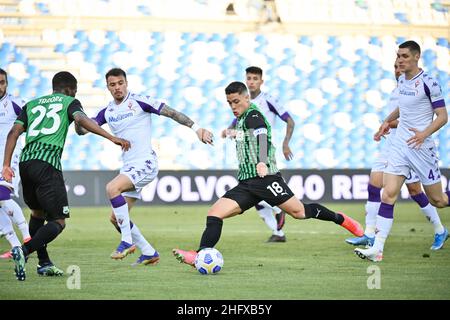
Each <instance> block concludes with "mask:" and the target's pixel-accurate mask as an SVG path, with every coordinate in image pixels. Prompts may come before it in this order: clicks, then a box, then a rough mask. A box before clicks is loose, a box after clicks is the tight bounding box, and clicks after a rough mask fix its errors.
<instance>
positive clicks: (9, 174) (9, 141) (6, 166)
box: [2, 123, 25, 182]
mask: <svg viewBox="0 0 450 320" xmlns="http://www.w3.org/2000/svg"><path fill="white" fill-rule="evenodd" d="M23 132H25V128H24V126H23V125H22V124H19V123H15V124H14V125H13V127H12V128H11V130H9V132H8V137H7V138H6V146H5V154H4V157H3V169H2V177H3V178H4V179H5V180H6V181H8V182H11V181H12V178H13V177H14V171H13V170H12V169H11V158H12V155H13V152H14V148H15V147H16V143H17V139H18V138H19V136H20V135H21V134H22V133H23Z"/></svg>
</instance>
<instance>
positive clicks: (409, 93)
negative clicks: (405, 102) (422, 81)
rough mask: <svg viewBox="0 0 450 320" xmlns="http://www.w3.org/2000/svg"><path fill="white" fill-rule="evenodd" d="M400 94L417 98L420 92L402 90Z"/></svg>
mask: <svg viewBox="0 0 450 320" xmlns="http://www.w3.org/2000/svg"><path fill="white" fill-rule="evenodd" d="M399 93H400V94H401V95H404V96H415V95H416V93H418V92H417V90H415V91H409V90H405V89H401V90H400V92H399Z"/></svg>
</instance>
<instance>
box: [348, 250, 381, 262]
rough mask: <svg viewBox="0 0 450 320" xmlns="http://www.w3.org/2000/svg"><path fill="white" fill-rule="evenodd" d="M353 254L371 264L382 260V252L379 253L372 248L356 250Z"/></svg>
mask: <svg viewBox="0 0 450 320" xmlns="http://www.w3.org/2000/svg"><path fill="white" fill-rule="evenodd" d="M355 254H356V255H357V256H358V257H360V258H361V259H367V260H370V261H373V262H380V261H381V260H383V251H379V250H377V249H374V248H373V247H370V248H368V249H361V248H356V249H355Z"/></svg>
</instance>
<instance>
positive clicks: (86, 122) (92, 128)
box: [73, 112, 130, 151]
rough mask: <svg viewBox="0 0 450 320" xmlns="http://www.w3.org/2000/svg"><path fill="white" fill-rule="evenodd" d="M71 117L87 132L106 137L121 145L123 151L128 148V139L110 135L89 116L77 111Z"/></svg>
mask: <svg viewBox="0 0 450 320" xmlns="http://www.w3.org/2000/svg"><path fill="white" fill-rule="evenodd" d="M73 118H74V120H75V125H78V126H80V127H82V128H84V129H85V130H87V131H88V132H92V133H95V134H98V135H99V136H102V137H104V138H106V139H108V140H109V141H111V142H113V143H114V144H117V145H120V146H121V147H122V150H123V151H127V150H128V149H130V142H129V141H128V140H125V139H120V138H117V137H115V136H113V135H111V134H110V133H108V132H107V131H105V130H104V129H102V128H101V127H100V126H99V125H98V124H97V122H95V121H94V120H92V119H91V118H89V117H88V116H86V115H85V114H84V113H82V112H77V113H75V114H74V116H73Z"/></svg>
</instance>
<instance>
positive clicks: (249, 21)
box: [0, 0, 450, 170]
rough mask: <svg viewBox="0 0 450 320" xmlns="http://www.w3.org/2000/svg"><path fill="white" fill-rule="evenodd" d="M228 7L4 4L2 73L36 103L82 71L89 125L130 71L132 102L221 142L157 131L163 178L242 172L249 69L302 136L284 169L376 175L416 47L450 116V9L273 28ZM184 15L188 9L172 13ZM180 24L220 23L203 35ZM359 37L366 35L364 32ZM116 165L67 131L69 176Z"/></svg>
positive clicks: (320, 7) (382, 1)
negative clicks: (62, 75) (390, 105)
mask: <svg viewBox="0 0 450 320" xmlns="http://www.w3.org/2000/svg"><path fill="white" fill-rule="evenodd" d="M231 2H232V1H219V0H217V1H200V0H190V1H188V0H186V1H182V2H179V1H164V2H160V1H158V3H159V4H160V3H164V5H156V1H141V0H126V1H124V0H90V1H84V0H74V1H65V0H63V1H49V0H39V1H34V0H22V1H15V0H0V8H1V11H0V12H1V13H0V23H1V25H2V28H1V29H0V40H1V42H0V43H1V46H0V65H1V66H2V67H6V69H7V71H8V72H9V90H10V92H12V93H13V94H14V95H21V96H22V97H23V98H25V99H29V98H32V97H35V96H38V95H42V94H46V93H48V92H49V91H50V88H51V83H50V80H49V79H51V77H52V76H53V74H54V73H55V72H56V71H59V70H70V71H72V72H74V74H76V76H77V78H78V79H79V93H78V95H77V97H78V98H79V99H80V100H81V101H82V103H83V105H84V106H85V108H86V111H87V113H88V114H89V115H91V116H93V115H94V114H95V112H96V110H98V109H99V108H100V107H102V106H104V105H105V104H106V103H107V102H108V101H109V100H110V96H109V93H108V92H107V90H106V88H105V81H104V74H105V72H106V71H107V70H108V69H110V68H111V67H114V66H120V67H122V68H123V69H125V70H126V71H127V73H128V80H129V88H130V90H132V91H134V92H142V93H147V94H148V95H151V96H154V97H158V98H163V99H165V101H166V102H167V103H168V104H169V105H170V106H172V107H174V108H176V109H178V110H180V111H182V112H184V113H186V114H187V115H189V116H190V117H192V118H193V119H195V120H196V121H197V122H198V123H199V124H200V125H201V126H205V127H207V128H211V129H212V131H213V132H214V133H215V135H216V137H217V138H216V142H215V147H214V148H213V149H211V148H210V147H207V146H203V145H201V144H199V143H197V142H196V138H195V136H193V134H192V132H189V129H186V128H183V127H180V126H177V125H176V124H174V123H173V122H172V121H170V120H167V119H164V118H160V119H155V120H154V121H153V126H154V127H153V128H152V143H153V145H154V146H155V149H156V151H157V153H158V155H159V157H160V167H161V169H174V168H175V169H212V168H214V169H229V168H235V161H234V160H233V159H230V156H229V155H230V154H232V152H229V151H228V150H229V148H233V145H232V142H230V141H226V140H222V139H220V138H218V136H219V134H220V130H221V129H223V128H225V127H227V126H228V124H229V123H230V122H231V121H232V114H231V112H229V111H228V109H227V108H228V107H227V105H226V101H224V93H223V88H224V87H225V86H226V85H227V84H228V83H229V82H231V81H233V80H243V78H244V70H245V68H246V67H247V66H249V65H258V66H260V67H262V68H263V69H264V70H265V76H264V78H265V87H264V90H268V91H269V92H271V93H272V94H273V95H274V96H277V97H278V98H279V99H280V101H281V102H282V103H283V104H284V105H286V106H287V107H288V109H289V111H290V113H291V114H292V115H293V117H294V120H295V121H296V123H297V127H296V130H295V132H294V136H293V138H292V141H291V149H292V150H293V152H294V160H293V161H291V162H287V161H285V160H284V158H282V155H281V152H278V154H277V160H278V163H279V165H280V167H281V168H370V167H371V164H372V159H373V157H372V155H374V154H375V153H376V152H377V150H378V146H377V144H376V143H375V142H373V141H372V135H373V133H374V130H375V129H376V128H377V127H378V125H379V121H380V120H381V119H382V118H383V117H385V116H386V115H387V110H385V109H384V106H385V104H386V102H387V101H388V98H389V94H390V92H391V90H392V89H393V88H394V86H395V79H394V77H393V60H394V58H395V51H396V48H397V46H398V44H399V43H400V42H402V41H404V40H405V39H406V38H408V39H409V38H413V39H414V40H417V41H418V42H419V43H420V44H421V45H422V49H423V54H422V65H423V68H424V69H425V70H426V71H427V72H428V73H430V74H431V75H433V76H434V77H436V78H437V79H438V80H439V81H440V83H441V85H442V89H443V92H444V96H445V99H446V102H447V105H450V89H449V88H450V77H449V75H450V53H449V49H450V46H449V38H448V28H449V20H448V10H447V8H448V7H447V6H446V3H447V2H445V1H431V0H430V1H427V0H420V1H419V0H417V1H413V0H409V1H406V0H404V1H402V0H379V1H362V0H360V1H352V0H339V1H332V0H318V1H294V0H292V1H290V0H279V1H276V4H277V10H278V14H279V17H280V19H281V21H282V23H281V24H279V23H274V24H273V27H271V29H264V28H269V27H268V26H261V25H259V22H258V21H259V20H260V15H261V10H262V9H263V7H262V4H261V3H260V2H258V1H236V2H234V14H232V15H230V14H229V13H227V10H226V8H227V6H229V4H230V3H231ZM180 3H183V5H182V6H181V7H179V10H170V8H173V6H174V4H178V5H180ZM211 3H214V5H211ZM187 12H189V14H186V13H187ZM62 17H66V18H65V19H62ZM111 17H112V18H114V20H111V19H110V18H111ZM116 17H117V20H116ZM186 17H188V18H186ZM90 18H92V19H90ZM181 19H184V20H186V19H195V20H199V19H200V20H201V21H205V20H206V21H208V20H211V21H209V23H210V24H209V27H207V28H205V25H202V22H199V23H194V22H193V21H189V22H183V21H182V20H181ZM155 21H156V22H155ZM167 21H170V22H171V23H169V22H167ZM212 21H220V23H216V24H214V23H212ZM230 21H233V22H236V23H233V27H232V26H231V24H230ZM158 22H160V23H161V22H163V23H161V25H160V26H157V23H158ZM324 22H326V23H328V27H327V28H328V29H324V27H323V25H324V24H323V23H324ZM116 23H117V26H114V25H115V24H116ZM356 24H362V25H364V26H365V27H358V28H359V29H356V30H355V25H356ZM124 25H129V26H130V27H129V28H126V27H125V28H124V27H123V26H124ZM139 25H140V26H139ZM174 25H175V27H174ZM176 25H181V26H182V27H180V28H178V29H177V27H176ZM189 25H190V26H191V27H190V28H187V26H189ZM119 27H120V28H121V29H122V30H121V31H118V30H117V28H119ZM425 27H426V28H425ZM234 28H241V29H240V30H241V31H239V32H237V29H234ZM258 28H259V29H258ZM181 30H182V31H181ZM386 30H390V31H389V32H387V33H386ZM393 30H397V31H396V32H393ZM430 30H431V31H430ZM399 34H400V35H401V36H398V35H399ZM412 34H413V35H414V36H411V35H412ZM447 127H448V126H447ZM274 130H275V138H276V143H277V144H278V146H280V145H281V139H282V138H283V136H284V131H285V126H284V123H281V121H278V124H277V126H276V127H275V128H274ZM436 138H437V140H438V143H439V151H440V157H441V158H440V161H441V163H440V164H441V166H443V167H449V166H450V153H449V152H448V150H449V149H450V129H448V128H446V129H444V130H440V131H439V133H438V134H437V135H436ZM119 154H120V152H119V151H117V150H115V148H113V147H112V146H111V145H109V144H108V143H105V142H103V141H102V140H101V139H99V138H97V137H95V136H93V135H92V136H88V137H78V136H77V135H76V134H75V133H74V132H70V135H69V136H68V141H67V144H66V149H65V152H64V154H63V167H64V168H65V169H66V170H78V169H117V168H119V166H120V159H119Z"/></svg>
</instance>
